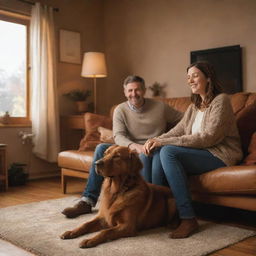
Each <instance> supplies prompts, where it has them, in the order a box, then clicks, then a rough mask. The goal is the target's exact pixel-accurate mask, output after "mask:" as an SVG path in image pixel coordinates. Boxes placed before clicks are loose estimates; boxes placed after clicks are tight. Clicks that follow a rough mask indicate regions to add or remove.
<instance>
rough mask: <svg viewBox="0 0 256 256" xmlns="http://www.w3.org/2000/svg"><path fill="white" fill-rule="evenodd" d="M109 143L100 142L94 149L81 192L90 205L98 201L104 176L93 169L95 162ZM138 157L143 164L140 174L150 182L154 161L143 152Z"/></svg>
mask: <svg viewBox="0 0 256 256" xmlns="http://www.w3.org/2000/svg"><path fill="white" fill-rule="evenodd" d="M111 145H112V144H108V143H102V144H99V145H97V147H96V149H95V153H94V157H93V162H92V166H91V168H90V173H89V178H88V181H87V186H86V188H85V190H84V192H83V194H82V196H83V197H86V198H88V199H89V201H90V203H92V205H95V204H96V203H97V201H98V197H99V195H100V190H101V186H102V183H103V180H104V178H103V177H102V176H100V175H98V174H97V173H96V171H95V162H96V161H97V160H99V159H101V158H102V157H103V155H104V152H105V151H106V150H107V148H109V147H110V146H111ZM139 157H140V160H141V161H142V164H143V168H142V170H141V174H142V176H143V178H144V179H145V180H146V181H147V182H152V178H151V175H152V171H151V168H152V162H154V161H152V159H153V158H152V157H148V156H145V155H144V154H140V155H139ZM158 164H160V158H159V154H158ZM161 173H162V172H161ZM161 182H162V181H161Z"/></svg>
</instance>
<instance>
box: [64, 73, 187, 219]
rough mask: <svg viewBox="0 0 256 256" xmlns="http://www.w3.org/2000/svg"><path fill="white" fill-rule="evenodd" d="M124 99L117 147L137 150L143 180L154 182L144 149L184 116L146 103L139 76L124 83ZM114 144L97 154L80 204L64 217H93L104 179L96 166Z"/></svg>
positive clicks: (116, 120) (116, 126) (116, 118)
mask: <svg viewBox="0 0 256 256" xmlns="http://www.w3.org/2000/svg"><path fill="white" fill-rule="evenodd" d="M123 86H124V95H125V97H126V98H127V101H126V102H123V103H121V104H119V105H118V106H117V107H116V108H115V110H114V115H113V134H114V141H115V143H116V144H117V145H120V146H127V147H129V148H130V149H132V150H135V151H136V152H137V153H138V154H139V156H140V159H141V161H142V163H143V166H144V167H143V169H142V171H141V174H142V176H143V177H144V179H145V180H146V181H148V182H152V177H151V169H152V168H153V165H154V163H153V158H152V157H150V156H146V155H145V154H143V153H144V152H143V145H144V143H145V142H146V141H147V140H148V139H149V138H154V137H156V136H159V135H160V134H162V133H164V132H165V131H166V128H167V124H170V125H171V126H174V125H176V124H177V123H178V122H179V120H180V119H181V117H182V114H181V113H180V112H178V111H176V110H174V109H173V108H171V107H169V106H168V105H166V104H165V103H163V102H160V101H155V100H153V99H146V98H144V95H145V93H146V87H145V82H144V79H143V78H141V77H139V76H128V77H127V78H126V79H125V80H124V84H123ZM109 146H111V144H106V143H102V144H99V145H98V146H97V147H96V149H95V153H94V158H93V164H92V167H91V169H90V175H89V178H88V182H87V186H86V188H85V190H84V192H83V194H82V198H81V199H80V201H79V202H78V203H77V204H76V205H74V206H73V207H68V208H66V209H64V210H63V211H62V213H63V214H64V215H65V216H66V217H68V218H74V217H77V216H79V215H81V214H85V213H90V212H91V209H92V207H94V206H95V205H96V203H97V200H98V197H99V194H100V190H101V185H102V182H103V177H101V176H99V175H97V173H96V172H95V162H96V161H97V160H99V159H101V158H102V157H103V154H104V152H105V150H106V149H107V148H108V147H109Z"/></svg>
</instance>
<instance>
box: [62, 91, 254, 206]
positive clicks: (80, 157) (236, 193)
mask: <svg viewBox="0 0 256 256" xmlns="http://www.w3.org/2000/svg"><path fill="white" fill-rule="evenodd" d="M230 98H231V103H232V107H233V110H234V113H235V115H236V119H237V125H238V129H239V133H240V136H241V142H242V148H243V152H244V158H243V160H242V161H241V163H239V164H238V165H236V166H230V167H224V168H219V169H216V170H213V171H211V172H208V173H205V174H202V175H196V176H191V177H190V178H189V184H190V186H191V191H192V196H193V200H195V201H199V202H204V203H208V204H215V205H222V206H228V207H234V208H240V209H245V210H250V211H256V93H246V92H241V93H236V94H232V95H230ZM158 100H163V101H165V102H166V103H167V104H169V105H171V106H172V107H174V108H176V109H177V110H179V111H182V112H184V111H185V110H186V109H187V107H188V105H189V104H190V98H189V97H180V98H165V99H158ZM113 109H114V107H112V109H111V111H110V116H102V115H98V114H93V113H85V115H84V125H85V137H84V138H83V139H82V140H81V143H80V147H79V149H78V150H67V151H63V152H60V153H59V156H58V165H59V167H61V179H62V191H63V193H66V187H67V180H68V177H69V176H73V177H79V178H84V179H86V178H87V177H88V176H89V168H90V166H91V163H92V158H93V153H94V148H95V146H96V145H97V144H99V143H101V142H110V141H111V131H110V129H111V128H112V127H111V125H112V121H111V118H112V113H113ZM98 127H103V128H101V129H103V131H105V132H106V131H107V133H108V134H102V133H100V132H101V131H102V130H99V129H98ZM104 128H105V129H104ZM108 129H109V130H108ZM99 131H100V132H99Z"/></svg>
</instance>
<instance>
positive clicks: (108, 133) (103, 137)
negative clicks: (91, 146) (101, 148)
mask: <svg viewBox="0 0 256 256" xmlns="http://www.w3.org/2000/svg"><path fill="white" fill-rule="evenodd" d="M98 132H99V133H100V141H101V142H104V143H113V144H114V143H115V142H114V139H113V131H112V130H110V129H107V128H104V127H102V126H100V127H98Z"/></svg>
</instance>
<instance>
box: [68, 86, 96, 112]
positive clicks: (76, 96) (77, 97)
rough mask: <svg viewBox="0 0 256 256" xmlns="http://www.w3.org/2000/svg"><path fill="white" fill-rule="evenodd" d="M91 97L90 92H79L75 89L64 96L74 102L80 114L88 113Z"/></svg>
mask: <svg viewBox="0 0 256 256" xmlns="http://www.w3.org/2000/svg"><path fill="white" fill-rule="evenodd" d="M90 95H91V91H90V90H79V89H74V90H72V91H70V92H68V93H65V94H64V96H66V97H67V98H68V99H70V100H72V101H74V102H75V103H76V105H77V110H78V112H80V113H83V112H86V111H87V106H88V105H87V102H86V100H87V98H88V97H89V96H90Z"/></svg>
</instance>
